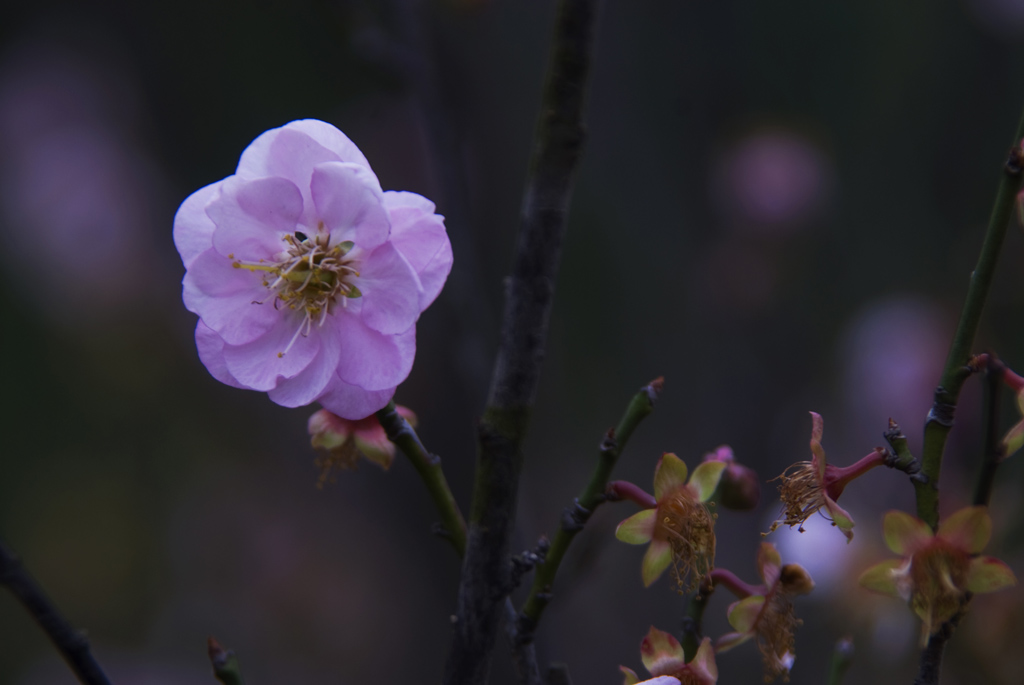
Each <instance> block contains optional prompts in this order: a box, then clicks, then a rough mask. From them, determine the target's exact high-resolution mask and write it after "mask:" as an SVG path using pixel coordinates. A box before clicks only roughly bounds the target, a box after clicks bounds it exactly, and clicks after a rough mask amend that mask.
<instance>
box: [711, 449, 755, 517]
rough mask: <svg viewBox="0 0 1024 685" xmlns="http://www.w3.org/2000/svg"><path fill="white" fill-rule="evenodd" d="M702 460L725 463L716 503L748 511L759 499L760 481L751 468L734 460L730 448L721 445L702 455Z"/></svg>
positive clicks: (727, 507)
mask: <svg viewBox="0 0 1024 685" xmlns="http://www.w3.org/2000/svg"><path fill="white" fill-rule="evenodd" d="M704 461H722V462H725V463H726V464H727V466H726V467H725V470H724V471H723V472H722V480H721V481H719V483H718V503H719V504H721V505H722V506H723V507H725V508H726V509H734V510H737V511H748V510H750V509H754V508H755V507H757V503H758V502H759V501H760V500H761V481H760V479H759V478H758V477H757V474H756V473H754V470H753V469H750V468H747V467H746V466H743V465H742V464H739V463H737V462H736V458H735V457H734V456H733V453H732V448H731V447H729V446H728V445H722V446H721V447H719V448H718V449H716V450H715V451H714V452H708V453H707V454H705V455H704Z"/></svg>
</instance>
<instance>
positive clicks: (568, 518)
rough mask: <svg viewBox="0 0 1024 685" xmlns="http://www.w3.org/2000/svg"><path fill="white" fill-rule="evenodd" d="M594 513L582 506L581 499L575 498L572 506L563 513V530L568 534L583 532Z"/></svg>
mask: <svg viewBox="0 0 1024 685" xmlns="http://www.w3.org/2000/svg"><path fill="white" fill-rule="evenodd" d="M593 513H594V512H593V511H592V510H591V509H586V508H584V506H583V505H582V504H580V499H579V497H575V498H573V500H572V506H568V507H566V508H565V509H564V510H563V511H562V529H563V530H565V531H566V532H568V533H572V532H575V531H578V530H582V529H583V526H585V525H586V523H587V521H588V520H589V519H590V515H591V514H593Z"/></svg>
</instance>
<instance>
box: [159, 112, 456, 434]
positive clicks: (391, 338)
mask: <svg viewBox="0 0 1024 685" xmlns="http://www.w3.org/2000/svg"><path fill="white" fill-rule="evenodd" d="M174 242H175V245H176V246H177V248H178V252H179V253H180V254H181V259H182V261H183V262H184V264H185V269H186V273H185V278H184V281H183V290H184V294H183V298H184V301H185V306H186V307H187V308H188V309H189V310H190V311H192V312H194V313H196V314H198V315H199V324H198V326H197V327H196V345H197V346H198V349H199V358H200V359H201V360H202V362H203V364H205V365H206V368H207V369H209V371H210V373H211V374H212V375H213V377H214V378H216V379H217V380H219V381H221V382H223V383H227V384H228V385H232V386H235V387H238V388H248V389H250V390H259V391H264V392H267V393H268V394H269V395H270V399H271V400H273V401H274V402H276V403H277V404H280V405H282V406H285V407H298V406H303V405H307V404H309V403H311V402H313V401H319V402H320V404H322V405H323V406H324V407H325V408H327V409H328V410H330V411H331V412H333V413H334V414H337V415H338V416H341V417H343V418H346V419H361V418H363V417H366V416H368V415H370V414H372V413H373V412H375V411H377V410H378V409H380V408H382V407H383V406H384V405H385V404H387V402H388V401H389V400H390V399H391V397H392V395H394V392H395V388H396V386H397V385H398V384H399V383H401V382H402V381H404V380H405V378H406V377H407V376H408V375H409V371H410V370H411V369H412V362H413V357H414V356H415V353H416V320H417V319H418V318H419V315H420V313H421V312H422V311H423V310H424V309H426V308H427V307H428V306H429V305H430V303H431V302H433V301H434V299H435V298H436V297H437V295H438V293H440V291H441V287H442V286H443V285H444V282H445V279H447V277H448V273H449V271H451V265H452V252H451V245H450V243H449V242H448V236H447V234H446V233H445V227H444V220H443V218H442V217H441V216H439V215H437V214H435V213H434V205H433V203H432V202H430V201H429V200H427V199H426V198H424V197H421V196H419V195H416V194H415V193H409V192H395V191H388V192H384V191H382V190H381V186H380V183H379V182H378V180H377V177H376V175H374V173H373V171H372V170H371V169H370V165H369V163H368V162H367V161H366V158H365V157H364V156H363V154H362V153H361V152H360V151H359V149H358V148H357V147H356V146H355V144H354V143H352V141H351V140H349V139H348V138H347V137H346V136H345V134H343V133H342V132H341V131H339V130H338V129H336V128H334V127H333V126H331V125H330V124H327V123H324V122H322V121H317V120H314V119H305V120H302V121H293V122H291V123H290V124H286V125H285V126H282V127H281V128H276V129H272V130H270V131H267V132H266V133H264V134H262V135H261V136H259V137H258V138H257V139H256V140H254V141H253V142H252V144H250V145H249V147H247V148H246V149H245V151H244V152H243V153H242V157H241V159H240V160H239V162H238V168H237V170H236V171H235V174H234V175H233V176H229V177H227V178H225V179H223V180H221V181H218V182H216V183H213V184H210V185H208V186H206V187H205V188H201V189H199V190H197V191H196V192H195V193H193V194H192V195H190V196H189V197H188V199H186V200H185V202H183V203H182V205H181V207H180V208H179V209H178V213H177V215H176V216H175V217H174Z"/></svg>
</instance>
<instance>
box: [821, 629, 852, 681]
mask: <svg viewBox="0 0 1024 685" xmlns="http://www.w3.org/2000/svg"><path fill="white" fill-rule="evenodd" d="M851 663H853V639H852V638H849V637H844V638H841V639H840V640H839V641H838V642H836V646H835V649H834V650H832V662H831V663H830V664H829V667H828V680H827V681H826V682H827V685H840V683H842V682H843V676H844V675H846V671H848V670H849V668H850V664H851Z"/></svg>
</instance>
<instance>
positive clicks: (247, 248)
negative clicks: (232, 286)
mask: <svg viewBox="0 0 1024 685" xmlns="http://www.w3.org/2000/svg"><path fill="white" fill-rule="evenodd" d="M206 214H207V216H209V217H210V219H211V220H212V221H213V223H214V224H216V226H217V229H216V230H215V231H214V232H213V246H214V247H215V248H217V251H218V252H220V253H221V254H222V255H224V256H228V255H233V256H234V257H235V258H237V259H240V260H242V261H250V262H258V261H260V260H263V259H265V260H268V261H270V260H273V259H274V256H275V255H276V254H277V253H279V252H281V251H282V250H284V249H285V248H287V247H288V244H287V243H286V242H285V241H284V236H286V235H288V234H291V233H294V232H295V228H296V226H297V225H298V222H299V218H300V217H301V215H302V194H301V193H300V192H299V189H298V188H296V187H295V184H294V183H292V182H291V181H289V180H287V179H283V178H260V179H256V180H252V181H245V180H242V179H240V178H238V177H237V176H235V177H231V178H229V179H226V180H224V181H222V182H221V193H220V195H219V196H218V197H217V198H216V199H214V200H213V201H212V202H210V204H209V205H207V207H206Z"/></svg>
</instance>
